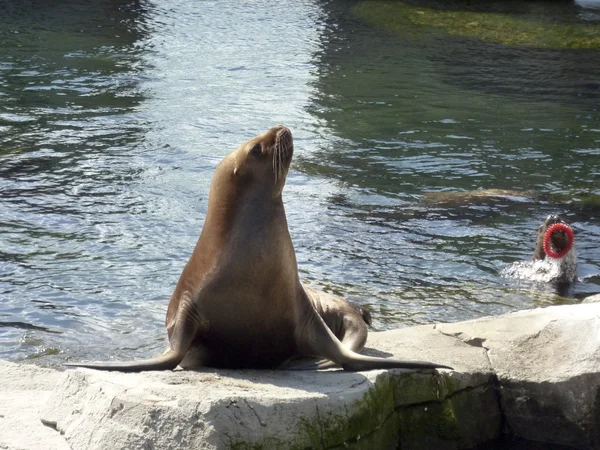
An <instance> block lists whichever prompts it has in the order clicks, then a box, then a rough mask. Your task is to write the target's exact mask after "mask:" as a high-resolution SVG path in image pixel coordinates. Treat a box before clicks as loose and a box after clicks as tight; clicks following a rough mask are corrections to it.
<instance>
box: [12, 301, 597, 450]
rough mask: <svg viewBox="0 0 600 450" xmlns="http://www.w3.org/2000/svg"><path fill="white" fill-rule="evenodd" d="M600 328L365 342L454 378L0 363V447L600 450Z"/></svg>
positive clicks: (529, 322) (398, 334) (458, 327)
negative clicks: (554, 447)
mask: <svg viewBox="0 0 600 450" xmlns="http://www.w3.org/2000/svg"><path fill="white" fill-rule="evenodd" d="M599 318H600V304H598V303H590V304H584V305H566V306H554V307H549V308H543V309H535V310H529V311H520V312H517V313H513V314H507V315H504V316H498V317H488V318H482V319H477V320H473V321H468V322H461V323H455V324H438V325H435V326H431V325H428V326H420V327H411V328H405V329H400V330H392V331H386V332H380V333H371V334H370V337H369V341H368V343H367V347H369V348H376V349H377V350H368V351H367V353H373V354H377V355H381V356H392V355H393V356H395V357H398V358H407V359H429V360H434V361H436V362H440V363H444V364H448V365H451V366H454V367H455V369H456V370H455V371H445V370H442V371H439V372H435V371H432V372H429V371H421V372H415V371H403V370H389V371H385V370H377V371H370V372H360V373H350V372H343V371H326V372H310V371H298V372H292V371H227V370H212V369H206V370H203V371H198V372H194V371H175V372H153V373H150V372H146V373H140V374H123V373H115V372H99V371H93V370H87V369H78V370H69V371H66V372H58V371H50V370H47V369H41V368H36V367H33V366H26V365H17V364H12V363H7V362H1V361H0V379H1V380H2V381H3V383H2V390H3V392H2V398H3V399H5V398H9V401H8V402H0V424H1V425H2V427H0V448H8V449H34V448H35V449H38V448H53V449H54V448H56V449H63V448H65V449H66V448H72V449H88V448H94V449H119V448H123V449H125V448H144V449H154V448H157V449H158V448H160V449H170V448H205V449H221V448H238V449H243V448H248V449H250V448H252V449H258V448H265V449H277V448H285V449H289V448H321V449H330V448H343V447H347V446H350V447H353V448H396V447H397V446H398V445H400V446H401V448H403V449H418V448H439V449H445V448H447V449H459V448H465V449H466V448H472V447H474V446H476V445H479V444H482V443H484V442H487V441H489V440H492V439H495V438H497V437H498V436H500V435H501V434H502V433H509V434H510V435H512V436H515V437H520V438H525V439H534V440H538V441H544V442H550V443H558V444H563V445H570V446H572V447H575V448H598V446H599V443H600V441H599V440H598V431H599V429H600V411H599V407H600V401H598V399H600V389H599V386H600V374H599V368H600V364H599V363H600V322H599ZM51 386H55V388H54V390H53V391H52V392H50V389H51ZM10 399H12V400H10ZM18 399H19V400H18ZM38 410H39V411H40V412H38ZM23 418H25V420H22V419H23ZM40 419H42V420H43V421H44V423H46V425H47V426H43V425H42V422H41V420H40ZM19 423H20V425H19V426H20V428H18V427H17V425H14V426H11V424H19ZM7 425H8V426H7ZM41 442H43V443H44V444H46V443H50V442H51V443H52V445H50V446H48V445H41V446H40V443H41Z"/></svg>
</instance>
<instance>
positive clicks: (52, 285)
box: [0, 0, 600, 365]
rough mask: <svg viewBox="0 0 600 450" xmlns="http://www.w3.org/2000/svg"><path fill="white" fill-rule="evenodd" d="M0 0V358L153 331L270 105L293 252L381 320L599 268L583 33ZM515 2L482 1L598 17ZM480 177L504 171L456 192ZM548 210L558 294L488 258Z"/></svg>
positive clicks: (81, 349) (113, 346) (436, 311)
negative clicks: (232, 163)
mask: <svg viewBox="0 0 600 450" xmlns="http://www.w3.org/2000/svg"><path fill="white" fill-rule="evenodd" d="M0 5H2V9H3V11H4V12H5V13H3V14H2V15H1V16H0V42H1V45H0V101H1V103H0V299H1V300H2V301H1V302H0V358H8V359H14V360H16V359H22V358H31V357H42V359H40V362H42V363H44V364H51V365H52V364H58V363H60V361H62V360H63V359H64V358H66V357H71V358H76V359H79V358H87V359H101V358H107V357H109V356H111V357H112V356H115V357H120V358H132V357H140V356H148V355H151V354H154V353H157V352H158V351H160V350H161V349H162V348H163V347H164V346H165V343H166V341H165V332H164V315H165V311H166V306H167V302H168V299H169V297H170V294H171V292H172V290H173V288H174V286H175V284H176V282H177V279H178V276H179V274H180V272H181V270H182V268H183V266H184V264H185V262H186V261H187V258H188V257H189V255H190V253H191V251H192V249H193V246H194V244H195V241H196V239H197V237H198V235H199V233H200V230H201V228H202V223H203V219H204V214H205V212H206V202H207V197H208V188H209V184H210V178H211V175H212V172H213V170H214V168H215V166H216V164H217V163H218V162H219V161H220V159H221V158H222V157H223V156H225V155H226V154H227V153H228V152H229V151H231V150H233V149H234V148H236V147H237V146H238V145H239V144H240V143H241V142H243V141H245V140H247V139H248V138H250V137H253V136H254V135H256V134H259V133H262V132H264V131H265V130H266V129H268V128H269V127H271V126H273V125H275V124H278V123H283V124H285V125H287V126H289V127H290V128H291V129H292V131H293V133H294V136H295V140H296V151H295V160H294V162H293V164H292V171H291V172H290V175H289V177H288V182H287V186H286V189H285V191H284V200H285V203H286V208H287V213H288V222H289V226H290V231H291V234H292V239H293V240H294V243H295V246H296V251H297V254H298V262H299V265H300V272H301V276H302V277H303V278H304V279H305V280H306V281H308V282H310V283H311V284H313V285H315V286H317V287H320V288H323V289H327V290H329V291H332V292H334V293H339V294H343V295H345V296H347V297H348V298H350V299H352V300H355V301H359V302H361V303H364V304H366V305H368V306H369V308H370V309H371V310H372V312H373V317H374V325H375V328H376V329H385V328H393V327H398V326H405V325H411V324H420V323H430V322H434V321H454V320H463V319H469V318H473V317H478V316H482V315H489V314H498V313H504V312H509V311H514V310H517V309H522V308H528V307H532V306H540V305H549V304H555V303H563V302H575V301H578V300H577V298H579V297H581V296H583V295H587V294H590V293H594V292H599V291H600V251H599V250H598V249H599V248H600V219H599V218H600V214H599V213H600V187H599V186H600V185H599V183H598V181H599V180H600V120H599V119H600V113H599V111H598V105H599V104H600V52H599V50H598V49H553V48H539V47H535V46H534V47H531V46H523V45H518V46H517V45H507V44H504V43H501V42H489V41H487V40H481V39H480V38H477V37H472V36H460V35H454V34H452V33H450V32H447V30H446V31H445V30H444V29H440V28H435V27H427V26H423V25H418V24H415V23H409V22H407V23H404V24H402V27H401V28H400V30H398V29H397V28H394V27H390V26H389V23H386V22H385V21H381V20H380V16H378V15H377V14H375V13H376V12H377V11H378V10H377V8H381V7H382V4H381V2H374V3H371V4H365V3H363V2H347V1H329V2H322V1H317V0H314V1H302V2H291V1H290V2H287V1H283V2H275V3H274V2H266V1H258V2H237V1H236V2H234V1H231V2H210V1H207V2H201V3H199V2H192V1H187V0H179V1H169V2H167V1H155V2H152V3H149V2H148V3H146V2H143V1H142V2H139V3H137V2H131V3H129V2H126V1H123V2H118V1H108V0H107V1H99V2H93V4H89V3H88V2H81V3H80V4H79V5H78V4H77V2H74V1H69V2H60V1H59V2H42V1H28V2H2V1H0ZM528 5H530V6H528V7H524V6H523V5H522V4H520V3H515V4H512V3H510V2H502V7H501V8H500V9H501V11H500V13H501V14H503V15H504V16H502V17H509V18H517V19H519V20H531V21H541V23H543V24H557V23H560V24H562V23H569V24H576V25H582V26H583V25H586V26H587V25H589V24H596V25H598V24H600V9H597V6H598V5H597V4H595V3H591V4H586V5H583V6H582V5H581V4H579V5H577V4H564V5H561V4H553V6H552V7H548V8H546V7H545V6H544V8H539V7H536V6H535V5H536V3H535V2H534V3H529V2H528ZM532 5H533V6H532ZM544 5H547V3H544ZM384 6H385V5H384ZM365 7H368V8H367V9H365ZM427 7H428V8H435V4H432V5H427ZM456 7H457V9H458V10H459V11H462V10H464V9H465V8H464V5H462V4H457V5H456ZM365 11H366V12H365ZM373 12H375V13H373ZM491 12H493V13H494V14H495V13H498V11H491ZM372 13H373V14H372ZM488 189H504V190H510V191H511V192H510V195H508V196H501V197H486V196H481V195H479V196H473V195H469V194H463V195H459V196H457V195H456V194H455V193H456V192H469V191H473V190H488ZM515 191H516V192H515ZM440 193H442V194H440ZM446 194H447V195H446ZM550 213H560V214H562V215H563V216H564V217H565V218H566V219H567V220H569V221H570V222H571V223H572V225H573V227H574V229H575V232H576V237H577V248H578V255H579V276H580V279H581V281H580V282H577V283H575V284H574V285H573V286H572V287H571V289H570V290H568V291H567V292H566V293H562V294H564V295H566V296H567V297H569V298H564V297H562V296H558V295H557V293H556V290H555V289H554V287H553V286H549V285H546V284H540V283H533V282H527V281H522V280H512V279H507V278H503V277H502V276H501V275H500V271H501V270H502V268H503V267H505V266H506V265H507V264H509V263H511V262H514V261H519V260H526V259H529V258H530V257H531V254H532V252H533V245H534V239H535V229H536V227H537V225H539V223H541V221H542V220H543V218H544V217H545V216H546V215H548V214H550Z"/></svg>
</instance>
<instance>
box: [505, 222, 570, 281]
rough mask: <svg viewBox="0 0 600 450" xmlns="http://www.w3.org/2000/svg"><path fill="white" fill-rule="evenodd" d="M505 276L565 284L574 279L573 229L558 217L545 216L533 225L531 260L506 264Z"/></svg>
mask: <svg viewBox="0 0 600 450" xmlns="http://www.w3.org/2000/svg"><path fill="white" fill-rule="evenodd" d="M502 274H503V275H505V276H509V277H514V278H520V279H527V280H531V281H542V282H548V283H556V284H557V285H563V286H564V285H566V284H569V283H572V282H574V281H575V280H577V255H576V251H575V235H574V233H573V229H572V228H571V227H570V226H569V224H567V223H566V222H565V221H564V220H563V219H562V218H561V217H559V216H556V215H550V216H548V217H547V218H546V219H545V220H544V222H543V223H542V224H541V225H540V226H539V227H538V229H537V238H536V246H535V250H534V252H533V257H532V260H531V261H519V262H515V263H513V264H511V265H509V266H507V267H506V268H505V269H504V270H503V271H502Z"/></svg>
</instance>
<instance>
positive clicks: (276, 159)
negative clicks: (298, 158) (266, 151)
mask: <svg viewBox="0 0 600 450" xmlns="http://www.w3.org/2000/svg"><path fill="white" fill-rule="evenodd" d="M273 131H275V145H274V150H273V172H274V173H275V180H276V181H277V180H279V179H280V178H282V177H283V176H285V174H286V173H287V170H288V169H289V167H290V163H291V162H292V156H293V155H294V139H293V138H292V132H291V131H290V129H289V128H287V127H284V126H283V125H279V126H277V127H273Z"/></svg>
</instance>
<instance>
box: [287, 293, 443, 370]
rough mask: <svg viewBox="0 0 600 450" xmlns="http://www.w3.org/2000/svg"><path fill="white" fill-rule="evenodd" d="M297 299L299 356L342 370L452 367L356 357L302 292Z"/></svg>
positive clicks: (363, 356)
mask: <svg viewBox="0 0 600 450" xmlns="http://www.w3.org/2000/svg"><path fill="white" fill-rule="evenodd" d="M298 295H300V296H302V297H304V298H302V299H299V302H300V304H301V305H303V307H304V311H302V322H303V323H302V325H300V326H298V327H297V332H296V342H297V345H298V349H299V351H300V353H301V354H302V355H306V356H317V357H324V358H327V359H329V360H331V361H333V362H334V363H335V364H336V365H338V366H340V367H342V368H343V369H344V370H351V371H362V370H373V369H394V368H397V369H436V368H444V369H452V367H449V366H446V365H443V364H437V363H432V362H428V361H401V360H397V359H391V358H377V357H374V356H366V355H361V354H359V353H356V352H354V351H352V350H350V349H348V348H347V347H345V346H344V345H343V344H342V343H341V342H340V341H339V339H338V338H337V337H336V336H335V335H334V334H333V332H332V331H331V330H330V329H329V327H328V326H327V325H326V324H325V321H324V320H323V319H322V318H321V316H320V315H319V314H318V313H317V311H316V310H315V308H314V306H313V305H312V303H311V301H310V299H309V298H308V296H307V294H306V293H305V292H304V289H300V290H299V293H298Z"/></svg>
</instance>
